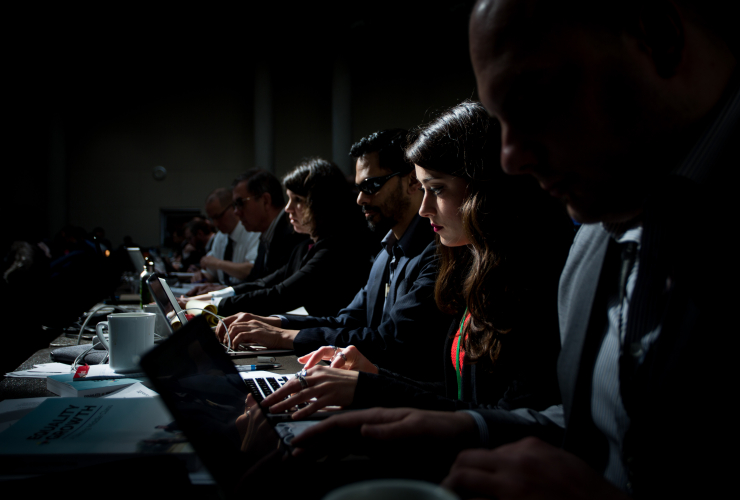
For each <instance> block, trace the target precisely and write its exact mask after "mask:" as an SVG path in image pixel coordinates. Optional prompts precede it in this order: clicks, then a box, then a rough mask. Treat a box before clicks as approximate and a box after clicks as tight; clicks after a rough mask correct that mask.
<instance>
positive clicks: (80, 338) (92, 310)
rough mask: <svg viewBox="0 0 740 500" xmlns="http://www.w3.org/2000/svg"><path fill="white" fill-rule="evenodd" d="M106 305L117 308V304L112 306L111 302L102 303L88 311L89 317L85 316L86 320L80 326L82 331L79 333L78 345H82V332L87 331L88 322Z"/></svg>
mask: <svg viewBox="0 0 740 500" xmlns="http://www.w3.org/2000/svg"><path fill="white" fill-rule="evenodd" d="M106 307H110V308H112V309H113V310H114V311H115V310H116V307H115V306H111V305H109V304H100V305H99V306H97V307H96V308H94V309H91V310H90V312H88V313H87V318H85V321H83V322H82V327H81V328H80V333H78V334H77V345H80V342H81V341H82V334H83V333H84V331H85V327H86V326H87V322H88V321H90V319H92V317H93V316H94V315H95V313H96V312H98V311H99V310H101V309H104V308H106Z"/></svg>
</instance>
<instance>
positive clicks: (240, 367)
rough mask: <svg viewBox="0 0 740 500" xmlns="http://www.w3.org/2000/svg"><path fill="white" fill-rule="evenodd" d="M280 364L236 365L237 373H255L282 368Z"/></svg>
mask: <svg viewBox="0 0 740 500" xmlns="http://www.w3.org/2000/svg"><path fill="white" fill-rule="evenodd" d="M281 366H282V365H281V364H280V363H272V364H269V365H236V371H238V372H253V371H256V370H269V369H271V368H280V367H281Z"/></svg>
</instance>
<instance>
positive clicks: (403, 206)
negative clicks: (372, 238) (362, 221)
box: [362, 182, 411, 234]
mask: <svg viewBox="0 0 740 500" xmlns="http://www.w3.org/2000/svg"><path fill="white" fill-rule="evenodd" d="M410 203H411V202H410V201H409V199H408V198H406V197H405V196H404V195H403V186H402V184H401V183H400V182H399V183H398V188H397V189H396V190H395V192H393V193H392V194H390V196H388V198H387V199H386V200H385V201H384V202H383V203H382V204H380V205H378V206H373V205H363V206H362V213H363V214H364V213H366V212H368V211H373V212H375V213H376V214H378V215H376V216H375V217H374V219H377V220H373V219H370V220H368V221H367V226H368V227H369V228H370V230H371V231H373V232H376V233H381V234H385V233H387V232H388V231H390V230H391V229H393V227H394V226H395V225H396V224H398V221H399V220H401V219H402V218H403V216H404V214H405V213H406V210H408V208H409V205H410Z"/></svg>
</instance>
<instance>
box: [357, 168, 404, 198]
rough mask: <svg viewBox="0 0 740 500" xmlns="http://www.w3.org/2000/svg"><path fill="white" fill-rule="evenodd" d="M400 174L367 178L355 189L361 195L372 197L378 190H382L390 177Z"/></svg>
mask: <svg viewBox="0 0 740 500" xmlns="http://www.w3.org/2000/svg"><path fill="white" fill-rule="evenodd" d="M400 173H401V172H394V173H392V174H390V175H385V176H380V177H368V178H367V179H365V180H364V181H362V182H361V183H359V184H357V189H359V190H360V191H362V192H363V193H365V194H367V195H370V196H372V195H374V194H375V193H377V192H378V191H380V188H382V187H383V186H384V185H385V183H386V182H388V179H390V178H391V177H393V176H395V175H398V174H400Z"/></svg>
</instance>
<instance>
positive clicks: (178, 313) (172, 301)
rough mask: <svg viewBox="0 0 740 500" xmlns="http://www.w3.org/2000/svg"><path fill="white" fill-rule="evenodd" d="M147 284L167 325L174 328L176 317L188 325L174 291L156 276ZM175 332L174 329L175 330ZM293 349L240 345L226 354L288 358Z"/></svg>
mask: <svg viewBox="0 0 740 500" xmlns="http://www.w3.org/2000/svg"><path fill="white" fill-rule="evenodd" d="M147 283H148V284H149V288H150V289H151V291H152V297H154V302H156V303H157V305H158V306H159V308H160V310H161V311H162V314H164V317H165V318H167V323H168V324H169V326H170V329H173V328H172V324H171V323H170V322H171V321H172V319H173V318H174V317H177V319H179V320H180V324H182V325H183V326H184V325H186V324H187V323H188V319H187V317H186V316H185V311H183V310H182V309H181V308H180V305H179V304H178V303H177V299H176V298H175V294H174V293H172V289H170V286H169V285H168V284H167V282H166V281H165V280H164V278H160V277H158V276H156V275H152V276H150V277H149V279H148V281H147ZM173 330H174V329H173ZM293 352H294V351H293V350H292V349H267V348H265V347H262V346H256V345H250V346H248V345H239V346H235V347H234V350H233V351H228V352H227V353H226V354H227V355H228V356H230V357H231V358H236V359H238V358H253V357H256V356H287V355H289V354H293Z"/></svg>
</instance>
